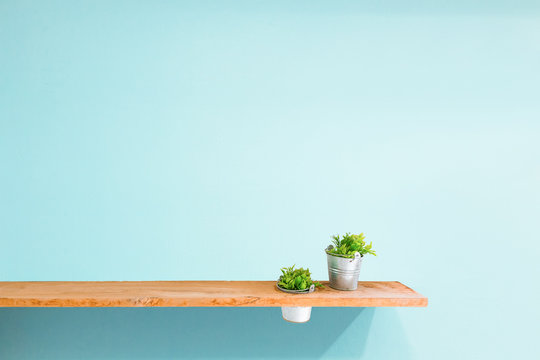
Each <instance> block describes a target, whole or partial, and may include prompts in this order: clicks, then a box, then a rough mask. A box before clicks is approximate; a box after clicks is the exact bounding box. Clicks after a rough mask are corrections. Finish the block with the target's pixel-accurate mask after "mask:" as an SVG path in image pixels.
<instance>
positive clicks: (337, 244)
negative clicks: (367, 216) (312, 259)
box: [326, 233, 377, 258]
mask: <svg viewBox="0 0 540 360" xmlns="http://www.w3.org/2000/svg"><path fill="white" fill-rule="evenodd" d="M365 238H366V237H365V236H364V233H361V234H358V235H354V234H351V233H345V235H343V237H342V238H341V237H340V236H339V235H334V236H332V243H333V244H334V248H333V249H331V250H326V252H327V253H329V254H332V255H337V256H341V257H346V258H354V254H355V253H357V252H358V253H360V256H364V255H365V254H371V255H377V254H375V251H373V250H371V243H369V245H366V242H365V241H364V239H365Z"/></svg>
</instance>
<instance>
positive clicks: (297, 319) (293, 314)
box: [276, 280, 315, 323]
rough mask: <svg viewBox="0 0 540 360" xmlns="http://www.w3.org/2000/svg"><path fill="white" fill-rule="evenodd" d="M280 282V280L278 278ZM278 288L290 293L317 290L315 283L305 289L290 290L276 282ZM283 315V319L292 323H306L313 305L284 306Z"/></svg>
mask: <svg viewBox="0 0 540 360" xmlns="http://www.w3.org/2000/svg"><path fill="white" fill-rule="evenodd" d="M278 283H279V280H278ZM276 286H277V288H278V289H279V290H281V291H283V292H286V293H290V294H309V293H312V292H314V291H315V285H311V286H310V287H309V289H305V290H288V289H284V288H282V287H280V286H279V285H278V284H276ZM281 315H282V316H283V319H284V320H286V321H288V322H292V323H305V322H308V321H309V319H310V318H311V306H282V307H281Z"/></svg>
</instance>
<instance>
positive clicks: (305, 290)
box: [276, 277, 315, 294]
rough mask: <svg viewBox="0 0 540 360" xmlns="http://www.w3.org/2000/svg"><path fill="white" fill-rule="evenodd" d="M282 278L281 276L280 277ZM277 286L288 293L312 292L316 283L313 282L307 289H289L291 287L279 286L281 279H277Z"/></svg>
mask: <svg viewBox="0 0 540 360" xmlns="http://www.w3.org/2000/svg"><path fill="white" fill-rule="evenodd" d="M280 279H281V277H280ZM276 287H277V288H278V289H279V290H281V291H283V292H286V293H289V294H310V293H312V292H314V291H315V285H314V284H311V286H310V287H309V288H307V289H304V290H289V289H284V288H282V287H281V286H279V279H278V281H276Z"/></svg>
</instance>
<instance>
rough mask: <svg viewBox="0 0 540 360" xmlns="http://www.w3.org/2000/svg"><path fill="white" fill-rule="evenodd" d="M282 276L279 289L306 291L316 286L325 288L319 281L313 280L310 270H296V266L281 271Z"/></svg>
mask: <svg viewBox="0 0 540 360" xmlns="http://www.w3.org/2000/svg"><path fill="white" fill-rule="evenodd" d="M281 273H282V275H281V276H280V277H279V281H278V285H279V287H281V288H283V289H287V290H306V289H309V288H310V287H311V285H312V284H313V285H315V286H316V287H323V285H322V284H321V283H320V282H318V281H313V280H311V273H310V272H309V269H305V270H304V269H303V268H300V269H295V268H294V265H293V266H291V267H288V268H287V267H284V268H282V269H281Z"/></svg>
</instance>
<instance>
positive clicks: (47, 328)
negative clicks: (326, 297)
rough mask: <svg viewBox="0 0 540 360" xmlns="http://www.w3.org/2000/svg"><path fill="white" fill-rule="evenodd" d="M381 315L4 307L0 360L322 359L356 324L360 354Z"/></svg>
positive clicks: (352, 311) (339, 311) (356, 310)
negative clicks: (297, 319)
mask: <svg viewBox="0 0 540 360" xmlns="http://www.w3.org/2000/svg"><path fill="white" fill-rule="evenodd" d="M373 313H374V309H373V308H314V309H313V312H312V317H311V320H310V321H309V322H307V323H305V324H291V323H288V322H286V321H284V320H283V319H282V318H281V309H280V308H10V309H0V358H2V359H4V358H5V359H12V358H13V359H25V358H39V359H45V358H50V359H73V358H85V359H92V358H131V359H134V358H138V359H145V358H263V357H264V358H269V357H271V358H286V357H293V358H304V357H305V358H314V357H321V356H322V355H323V354H324V353H325V351H327V350H328V348H329V347H330V346H331V345H332V344H333V343H334V341H336V339H337V338H338V337H339V336H340V335H341V334H342V333H343V332H344V331H345V330H346V329H347V327H349V326H350V325H351V323H353V321H354V322H355V333H356V336H355V337H356V338H357V339H359V340H360V343H358V342H356V346H355V349H357V350H356V352H357V353H356V354H354V355H355V356H357V357H360V356H361V353H362V351H363V347H364V344H363V343H362V341H365V339H366V338H367V334H368V332H369V327H370V326H371V320H372V318H373ZM358 324H361V325H358ZM362 339H364V340H362ZM349 355H351V354H349Z"/></svg>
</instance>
